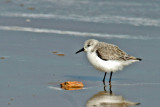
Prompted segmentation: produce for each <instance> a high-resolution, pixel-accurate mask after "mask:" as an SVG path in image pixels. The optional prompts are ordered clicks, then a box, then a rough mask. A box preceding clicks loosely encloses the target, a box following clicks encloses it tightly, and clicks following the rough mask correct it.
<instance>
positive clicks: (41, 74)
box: [0, 30, 160, 107]
mask: <svg viewBox="0 0 160 107" xmlns="http://www.w3.org/2000/svg"><path fill="white" fill-rule="evenodd" d="M0 34H1V35H0V57H4V59H0V70H1V72H0V85H1V87H0V91H1V94H0V104H1V107H7V106H10V107H44V106H47V107H50V106H52V107H66V106H67V107H84V106H86V103H87V102H88V101H89V100H90V98H91V97H93V96H94V95H95V94H97V93H98V92H100V91H103V83H102V78H103V75H104V73H103V72H98V71H97V70H95V69H94V68H93V67H92V66H91V65H90V64H89V62H88V61H87V59H86V55H85V53H81V54H78V55H76V54H75V52H76V51H77V50H79V49H80V48H82V46H83V42H84V41H85V40H86V39H88V38H93V37H75V36H72V35H71V36H66V35H58V34H49V33H48V34H44V33H32V32H19V31H4V30H0ZM94 38H95V37H94ZM95 39H98V40H101V41H104V42H109V43H114V44H116V45H118V46H119V47H120V48H121V49H123V50H125V51H126V52H127V53H128V54H131V55H134V56H136V57H140V58H142V59H143V60H142V61H141V62H138V63H135V64H133V65H131V66H128V67H126V68H125V69H124V70H123V71H119V72H116V73H115V74H113V78H112V80H113V81H112V92H113V93H114V94H115V95H117V96H122V97H124V99H125V100H129V101H132V102H139V103H141V104H140V105H136V106H139V107H151V106H153V107H157V106H159V105H160V103H159V96H160V93H159V90H160V78H159V75H160V72H159V70H160V66H159V63H160V62H159V55H160V50H159V46H160V42H159V39H150V40H137V39H136V40H134V39H108V38H95ZM53 52H59V53H60V54H64V55H62V56H61V55H56V54H53ZM108 78H109V75H107V78H106V80H108ZM65 81H82V82H83V83H84V85H85V86H84V89H83V90H75V91H67V90H62V89H60V87H59V84H60V83H61V82H65ZM106 83H108V81H106ZM106 90H107V91H109V86H108V85H107V87H106Z"/></svg>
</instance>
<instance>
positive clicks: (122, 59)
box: [76, 39, 142, 85]
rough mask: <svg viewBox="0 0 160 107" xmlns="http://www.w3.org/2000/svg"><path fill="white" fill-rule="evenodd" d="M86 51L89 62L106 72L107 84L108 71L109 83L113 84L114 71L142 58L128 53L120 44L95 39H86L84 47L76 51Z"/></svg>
mask: <svg viewBox="0 0 160 107" xmlns="http://www.w3.org/2000/svg"><path fill="white" fill-rule="evenodd" d="M82 51H85V52H86V53H87V57H88V60H89V62H90V63H91V64H92V65H93V66H94V67H95V68H96V69H97V70H99V71H102V72H105V74H104V78H103V83H104V84H105V77H106V74H107V72H108V73H110V79H109V84H110V85H111V78H112V73H113V72H116V71H119V70H122V69H123V67H124V66H127V65H129V64H132V63H134V62H137V61H141V60H142V59H140V58H136V57H134V56H131V55H128V54H127V53H126V52H124V51H123V50H121V49H120V48H119V47H118V46H116V45H113V44H109V43H105V42H99V41H98V40H95V39H89V40H87V41H85V43H84V47H83V48H82V49H80V50H79V51H77V52H76V54H77V53H79V52H82Z"/></svg>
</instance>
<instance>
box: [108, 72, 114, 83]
mask: <svg viewBox="0 0 160 107" xmlns="http://www.w3.org/2000/svg"><path fill="white" fill-rule="evenodd" d="M112 73H113V72H111V73H110V78H109V85H111V79H112Z"/></svg>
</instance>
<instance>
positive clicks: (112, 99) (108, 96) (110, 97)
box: [86, 91, 140, 107]
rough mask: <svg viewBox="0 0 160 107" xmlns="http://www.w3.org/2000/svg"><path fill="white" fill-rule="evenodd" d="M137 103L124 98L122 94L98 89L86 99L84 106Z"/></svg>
mask: <svg viewBox="0 0 160 107" xmlns="http://www.w3.org/2000/svg"><path fill="white" fill-rule="evenodd" d="M139 104H140V103H135V102H131V101H127V100H125V99H124V97H123V96H117V95H115V94H113V93H107V92H106V91H100V92H98V93H97V94H95V95H94V96H92V97H91V98H90V99H89V100H88V101H87V103H86V107H128V106H130V105H139Z"/></svg>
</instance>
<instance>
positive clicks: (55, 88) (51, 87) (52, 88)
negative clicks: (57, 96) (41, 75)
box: [48, 86, 63, 90]
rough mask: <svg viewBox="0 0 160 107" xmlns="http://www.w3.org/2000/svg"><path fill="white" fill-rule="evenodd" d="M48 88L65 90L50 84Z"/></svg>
mask: <svg viewBox="0 0 160 107" xmlns="http://www.w3.org/2000/svg"><path fill="white" fill-rule="evenodd" d="M48 88H50V89H53V90H63V89H62V88H58V87H53V86H48Z"/></svg>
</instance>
